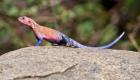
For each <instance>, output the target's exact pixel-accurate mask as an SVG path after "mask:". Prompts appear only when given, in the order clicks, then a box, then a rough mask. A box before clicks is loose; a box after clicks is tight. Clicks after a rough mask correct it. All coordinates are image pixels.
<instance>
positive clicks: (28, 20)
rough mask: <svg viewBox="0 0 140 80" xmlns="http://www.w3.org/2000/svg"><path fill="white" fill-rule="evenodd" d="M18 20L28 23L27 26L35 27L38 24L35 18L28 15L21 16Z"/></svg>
mask: <svg viewBox="0 0 140 80" xmlns="http://www.w3.org/2000/svg"><path fill="white" fill-rule="evenodd" d="M18 20H19V21H20V22H21V23H23V24H25V25H27V26H30V27H31V28H35V27H36V25H37V23H36V22H35V21H34V20H33V19H31V18H28V17H26V16H22V17H19V18H18Z"/></svg>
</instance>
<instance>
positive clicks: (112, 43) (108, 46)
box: [99, 32, 125, 49]
mask: <svg viewBox="0 0 140 80" xmlns="http://www.w3.org/2000/svg"><path fill="white" fill-rule="evenodd" d="M124 34H125V32H123V33H122V34H121V35H120V36H118V37H117V38H116V39H115V40H114V41H112V42H111V43H109V44H107V45H105V46H100V47H99V48H103V49H104V48H110V47H112V46H113V45H114V44H116V43H117V42H118V41H119V40H120V39H121V38H122V37H123V35H124Z"/></svg>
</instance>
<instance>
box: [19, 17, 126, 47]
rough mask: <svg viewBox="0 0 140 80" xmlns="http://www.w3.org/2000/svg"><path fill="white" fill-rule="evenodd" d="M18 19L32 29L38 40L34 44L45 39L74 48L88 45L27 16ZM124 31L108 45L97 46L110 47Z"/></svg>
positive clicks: (38, 43)
mask: <svg viewBox="0 0 140 80" xmlns="http://www.w3.org/2000/svg"><path fill="white" fill-rule="evenodd" d="M18 20H19V21H20V22H21V23H23V24H25V25H27V26H29V27H30V28H31V29H32V30H33V32H34V34H35V36H36V38H37V40H38V41H37V43H36V45H35V46H39V45H41V43H42V42H43V41H44V40H47V41H49V42H51V43H54V44H57V45H63V46H70V47H75V48H87V47H88V46H85V45H82V44H80V43H78V42H77V41H75V40H73V39H71V38H69V37H68V36H66V35H65V34H63V33H61V32H59V31H57V30H54V29H51V28H48V27H45V26H41V25H39V24H37V23H36V22H35V21H34V20H33V19H31V18H29V17H26V16H22V17H19V18H18ZM124 33H125V32H123V33H122V34H121V35H120V36H118V37H117V38H116V39H115V40H114V41H112V42H111V43H109V44H108V45H105V46H101V47H99V48H110V47H112V46H113V45H114V44H115V43H117V42H118V41H119V40H120V39H121V38H122V37H123V35H124Z"/></svg>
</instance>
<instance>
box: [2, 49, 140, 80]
mask: <svg viewBox="0 0 140 80" xmlns="http://www.w3.org/2000/svg"><path fill="white" fill-rule="evenodd" d="M0 80H140V53H138V52H132V51H123V50H111V49H97V48H85V49H78V48H68V47H27V48H22V49H19V50H15V51H11V52H8V53H6V54H4V55H2V56H0Z"/></svg>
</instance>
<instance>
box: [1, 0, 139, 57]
mask: <svg viewBox="0 0 140 80" xmlns="http://www.w3.org/2000/svg"><path fill="white" fill-rule="evenodd" d="M139 3H140V0H137V1H135V0H1V1H0V54H3V53H5V52H8V51H12V50H15V49H19V48H23V47H28V46H33V45H34V44H35V43H36V38H35V36H34V34H33V32H32V31H31V29H30V28H28V27H27V26H25V25H23V24H21V23H20V22H18V20H17V18H18V17H19V16H23V15H26V16H28V17H30V18H32V19H34V20H35V21H36V22H37V23H39V24H40V25H43V26H48V27H50V28H54V29H57V30H58V31H60V32H62V33H65V34H66V35H68V36H69V37H71V38H73V39H74V40H76V41H78V42H80V43H82V44H84V45H90V46H91V45H92V46H101V45H105V44H107V43H109V42H111V41H113V40H114V39H115V38H116V37H117V36H119V35H120V34H121V33H122V32H123V31H125V32H126V34H125V36H124V37H123V38H122V39H121V40H120V41H119V42H118V43H117V44H116V45H114V46H113V47H112V48H114V49H122V50H131V51H140V48H139V46H140V36H139V34H140V4H139ZM43 45H45V46H46V45H49V43H48V42H44V43H43Z"/></svg>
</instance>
